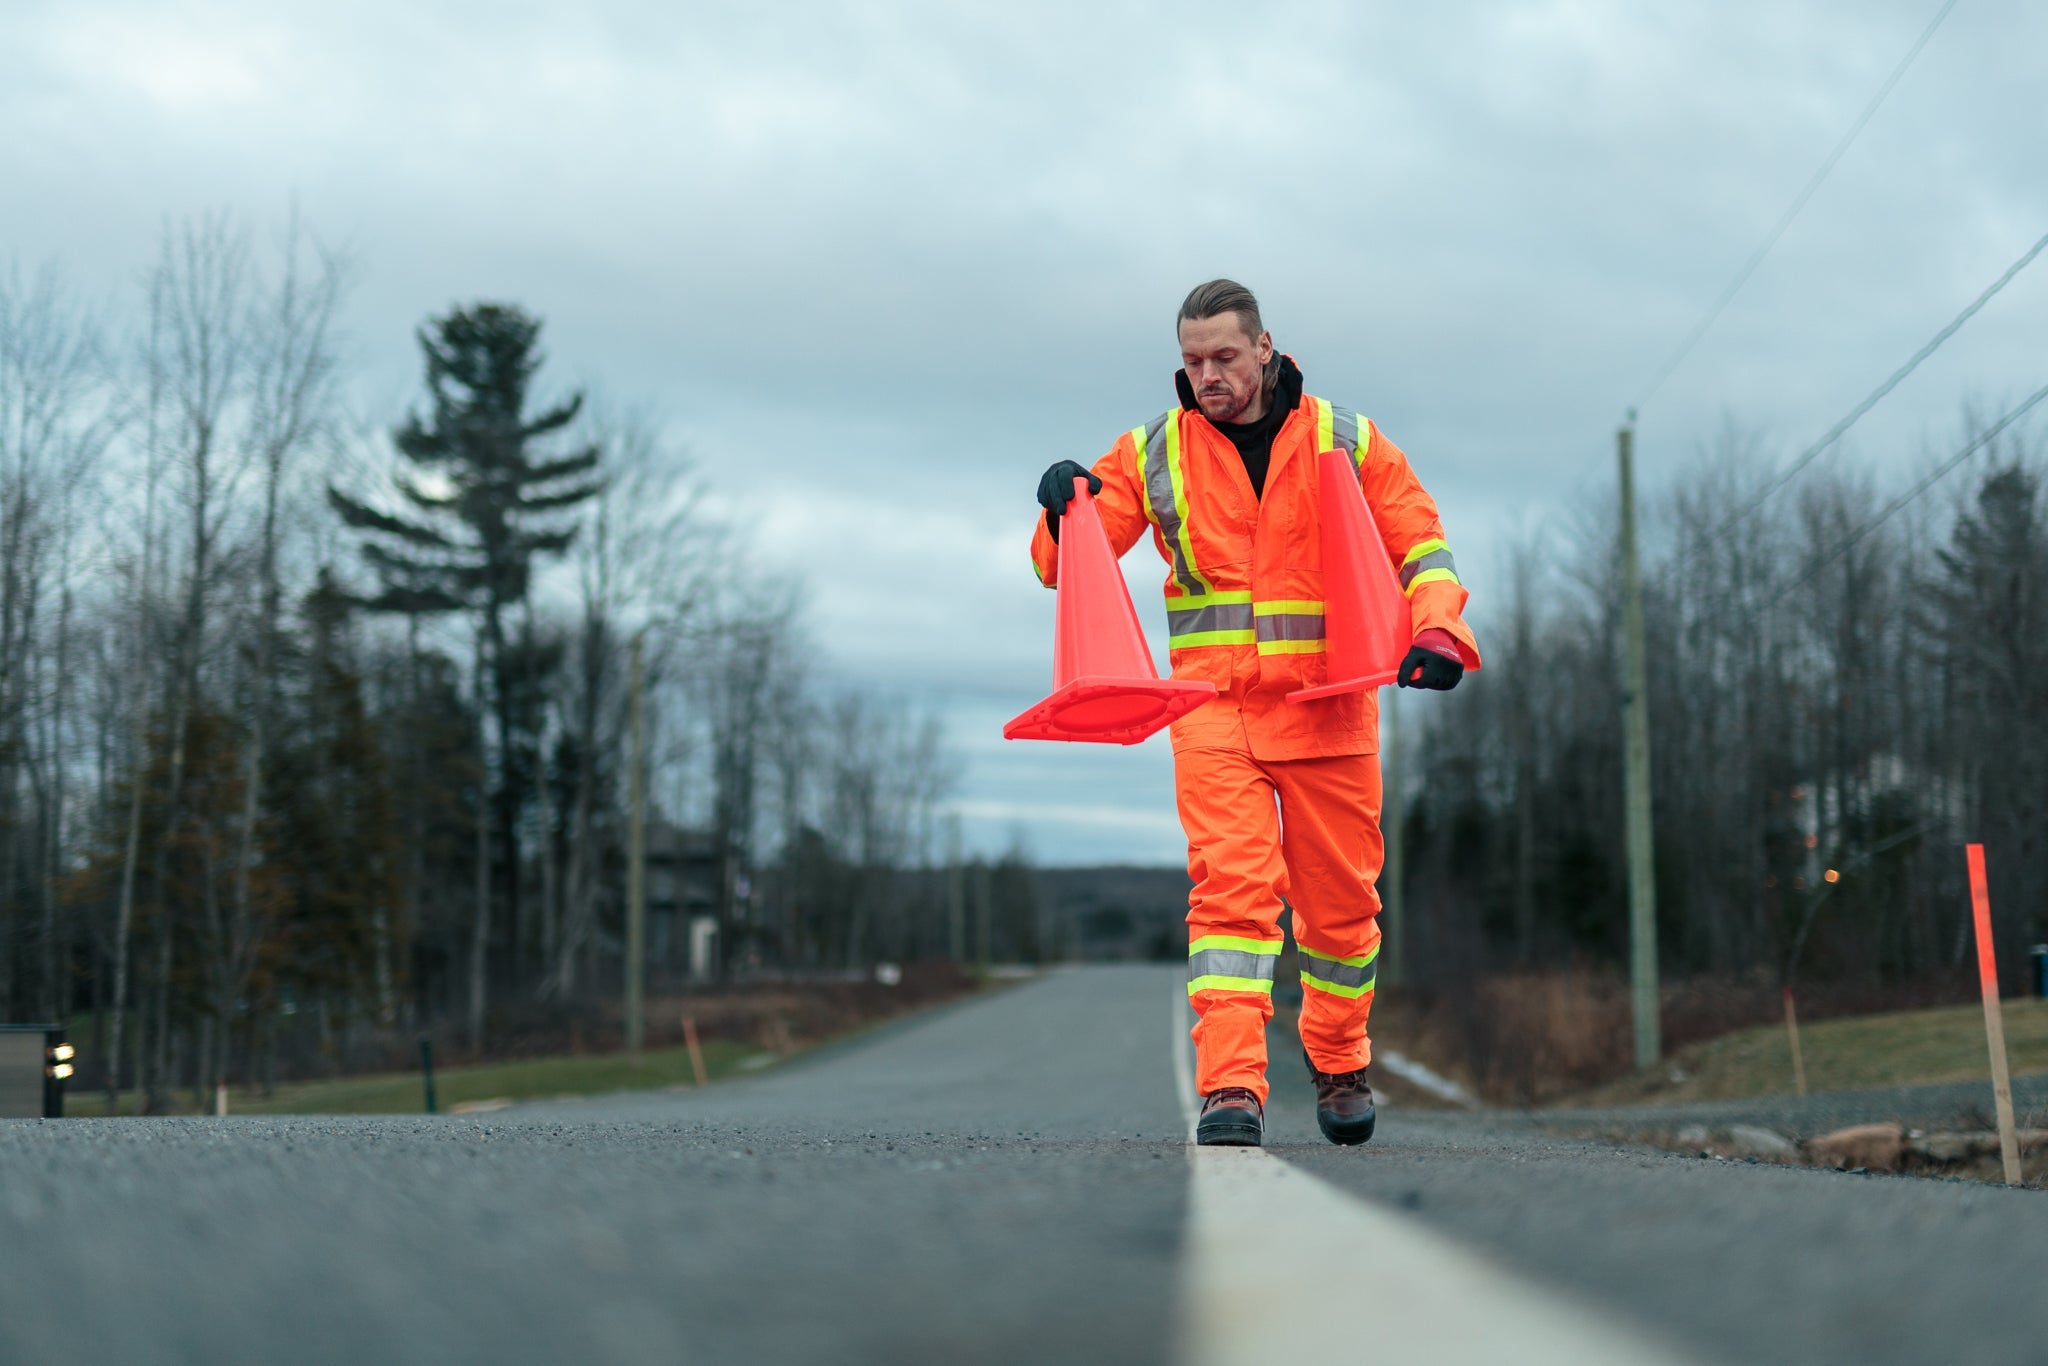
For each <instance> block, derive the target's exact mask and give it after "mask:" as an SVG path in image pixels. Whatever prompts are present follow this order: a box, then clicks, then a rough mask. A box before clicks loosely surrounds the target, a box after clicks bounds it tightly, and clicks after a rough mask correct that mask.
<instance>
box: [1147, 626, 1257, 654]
mask: <svg viewBox="0 0 2048 1366" xmlns="http://www.w3.org/2000/svg"><path fill="white" fill-rule="evenodd" d="M1258 639H1259V633H1258V632H1257V631H1190V632H1188V633H1187V634H1186V635H1184V636H1168V637H1167V638H1166V644H1167V648H1169V649H1174V650H1193V649H1199V648H1200V647H1202V646H1204V645H1255V644H1257V643H1258Z"/></svg>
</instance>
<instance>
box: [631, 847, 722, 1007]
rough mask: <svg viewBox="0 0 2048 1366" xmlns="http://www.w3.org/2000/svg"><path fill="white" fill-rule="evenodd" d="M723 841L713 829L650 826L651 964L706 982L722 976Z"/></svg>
mask: <svg viewBox="0 0 2048 1366" xmlns="http://www.w3.org/2000/svg"><path fill="white" fill-rule="evenodd" d="M716 849H717V842H716V841H715V840H714V839H713V837H712V834H711V832H710V831H708V830H696V829H691V828H689V827H687V826H680V825H674V824H671V823H670V822H668V821H649V822H648V825H647V961H648V965H649V966H650V967H654V968H659V969H664V970H666V971H669V972H686V973H688V974H689V975H690V976H691V977H692V978H695V979H698V980H703V979H706V978H710V977H715V976H717V974H718V878H719V864H718V856H717V853H716Z"/></svg>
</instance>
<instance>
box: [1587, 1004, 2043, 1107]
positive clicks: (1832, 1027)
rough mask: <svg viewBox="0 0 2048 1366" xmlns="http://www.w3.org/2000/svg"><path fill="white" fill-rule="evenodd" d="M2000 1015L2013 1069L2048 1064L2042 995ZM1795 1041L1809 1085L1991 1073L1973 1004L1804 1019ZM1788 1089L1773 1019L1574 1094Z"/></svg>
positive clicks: (1785, 1051)
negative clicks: (1655, 1067) (1656, 1067)
mask: <svg viewBox="0 0 2048 1366" xmlns="http://www.w3.org/2000/svg"><path fill="white" fill-rule="evenodd" d="M2003 1013H2004V1017H2005V1043H2006V1056H2007V1057H2008V1059H2009V1060H2010V1065H2011V1067H2012V1071H2013V1073H2014V1074H2015V1075H2019V1074H2023V1073H2028V1072H2042V1071H2048V1001H2038V1000H2012V1001H2007V1002H2005V1003H2004V1006H2003ZM1799 1038H1800V1050H1801V1052H1802V1053H1803V1054H1804V1057H1805V1062H1806V1083H1807V1089H1808V1090H1812V1091H1864V1090H1871V1089H1874V1088H1878V1087H1886V1086H1913V1085H1919V1084H1921V1083H1929V1082H1944V1081H1978V1080H1988V1079H1989V1077H1990V1075H1991V1071H1990V1055H1989V1054H1988V1053H1987V1052H1986V1049H1985V1041H1984V1010H1983V1007H1982V1006H1979V1005H1966V1006H1936V1007H1933V1008H1930V1009H1925V1010H1905V1011H1892V1012H1888V1013H1884V1014H1875V1015H1863V1016H1855V1017H1850V1018H1846V1019H1837V1020H1823V1021H1819V1022H1816V1023H1813V1024H1808V1025H1803V1026H1802V1027H1801V1029H1800V1031H1799ZM1674 1077H1675V1078H1676V1080H1674ZM1793 1089H1794V1088H1793V1076H1792V1045H1791V1041H1790V1039H1789V1038H1788V1037H1787V1035H1786V1032H1785V1027H1784V1025H1783V1024H1773V1025H1760V1026H1756V1027H1753V1028H1749V1029H1742V1030H1738V1031H1736V1032H1734V1033H1732V1034H1728V1035H1725V1036H1723V1037H1722V1038H1718V1039H1712V1040H1709V1041H1707V1042H1705V1043H1698V1044H1694V1045H1692V1046H1690V1047H1688V1048H1683V1049H1680V1050H1679V1051H1678V1052H1677V1053H1676V1054H1674V1055H1673V1056H1672V1057H1671V1059H1670V1062H1669V1066H1668V1067H1666V1068H1665V1069H1664V1070H1663V1071H1662V1072H1658V1073H1648V1074H1644V1075H1642V1076H1631V1077H1624V1078H1621V1079H1618V1080H1614V1081H1610V1082H1608V1083H1607V1084H1605V1085H1601V1086H1597V1087H1594V1088H1592V1089H1590V1090H1588V1091H1586V1092H1584V1093H1583V1094H1581V1095H1579V1096H1575V1097H1574V1098H1573V1099H1574V1103H1583V1104H1587V1105H1624V1104H1641V1103H1646V1102H1660V1103H1661V1102H1675V1101H1687V1100H1733V1099H1740V1098H1744V1097H1748V1096H1764V1095H1779V1094H1784V1093H1788V1092H1790V1091H1792V1090H1793Z"/></svg>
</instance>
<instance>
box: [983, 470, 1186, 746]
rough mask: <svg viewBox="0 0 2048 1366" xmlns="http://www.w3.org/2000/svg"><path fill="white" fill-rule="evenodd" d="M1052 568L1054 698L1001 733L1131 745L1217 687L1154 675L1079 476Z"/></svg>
mask: <svg viewBox="0 0 2048 1366" xmlns="http://www.w3.org/2000/svg"><path fill="white" fill-rule="evenodd" d="M1059 571H1060V572H1059V585H1060V587H1059V594H1060V596H1059V605H1058V607H1057V609H1056V615H1055V621H1054V625H1053V649H1052V674H1053V692H1052V696H1050V697H1048V698H1046V699H1045V700H1044V701H1043V702H1040V703H1039V704H1038V705H1037V706H1035V707H1033V708H1031V710H1029V711H1027V712H1025V713H1024V714H1023V715H1022V716H1019V717H1017V718H1016V719H1014V720H1013V721H1011V722H1010V723H1009V724H1008V725H1006V726H1004V727H1003V738H1004V739H1005V740H1080V741H1092V742H1093V743H1095V744H1100V745H1135V744H1137V743H1138V742H1139V741H1140V740H1143V739H1144V738H1145V737H1146V736H1148V735H1152V734H1154V733H1156V732H1158V731H1159V730H1162V729H1163V728H1165V727H1166V726H1167V725H1168V724H1169V723H1171V722H1172V720H1173V719H1174V718H1175V717H1176V716H1184V715H1186V714H1187V713H1188V712H1191V711H1193V710H1194V709H1195V708H1196V707H1199V706H1201V705H1202V704H1203V703H1204V702H1206V701H1208V700H1209V699H1210V698H1212V697H1214V696H1215V695H1216V685H1215V684H1214V683H1201V682H1196V681H1195V680H1193V679H1188V678H1161V677H1160V676H1159V669H1158V667H1157V666H1156V665H1154V664H1153V662H1152V652H1151V651H1150V650H1148V649H1146V648H1145V632H1144V630H1143V628H1141V627H1140V626H1139V625H1138V612H1137V609H1136V608H1134V607H1132V606H1131V593H1130V590H1129V589H1128V588H1126V587H1124V576H1123V572H1122V571H1121V570H1119V569H1118V568H1117V565H1116V552H1115V551H1114V550H1111V549H1110V546H1109V536H1108V533H1106V532H1105V531H1103V529H1102V514H1101V513H1099V512H1097V511H1096V510H1095V500H1094V499H1093V498H1091V497H1090V496H1089V494H1088V480H1087V479H1086V478H1077V479H1075V480H1074V498H1073V501H1072V502H1071V503H1069V504H1068V505H1067V512H1066V516H1065V517H1064V519H1063V520H1062V521H1061V522H1060V564H1059Z"/></svg>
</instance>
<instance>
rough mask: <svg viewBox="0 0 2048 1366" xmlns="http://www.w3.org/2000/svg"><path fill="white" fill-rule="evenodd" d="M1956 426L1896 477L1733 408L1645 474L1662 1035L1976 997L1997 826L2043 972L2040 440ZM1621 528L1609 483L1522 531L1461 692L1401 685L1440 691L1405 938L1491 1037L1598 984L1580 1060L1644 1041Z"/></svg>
mask: <svg viewBox="0 0 2048 1366" xmlns="http://www.w3.org/2000/svg"><path fill="white" fill-rule="evenodd" d="M1961 426H1962V429H1963V432H1962V435H1961V436H1960V437H1958V438H1957V439H1956V441H1955V442H1954V444H1953V446H1951V447H1950V448H1948V449H1945V450H1940V451H1931V452H1930V453H1929V454H1928V456H1927V457H1926V458H1925V460H1924V461H1923V462H1922V467H1921V469H1919V470H1908V471H1907V472H1906V473H1905V475H1904V476H1903V477H1901V478H1899V479H1898V480H1897V483H1898V485H1899V486H1900V487H1898V488H1896V489H1895V488H1892V487H1889V486H1888V485H1890V484H1891V483H1892V481H1891V480H1888V479H1884V478H1880V477H1878V476H1876V475H1874V474H1873V473H1872V472H1871V471H1870V470H1869V469H1868V468H1867V467H1865V466H1863V465H1861V464H1859V462H1858V461H1857V460H1856V459H1855V458H1854V454H1853V452H1846V451H1837V452H1836V453H1835V454H1834V455H1833V456H1832V457H1831V459H1830V460H1829V461H1828V463H1827V464H1825V465H1823V466H1821V467H1820V468H1818V469H1815V470H1813V471H1812V472H1810V473H1808V474H1806V475H1804V476H1803V477H1802V478H1801V479H1800V480H1798V481H1797V482H1796V483H1790V484H1789V485H1788V484H1787V481H1786V480H1784V479H1783V478H1782V477H1773V476H1772V471H1773V470H1774V469H1776V468H1778V465H1779V463H1780V462H1779V461H1778V460H1777V459H1775V458H1774V453H1773V452H1771V451H1769V450H1767V449H1766V448H1765V446H1764V444H1763V443H1762V442H1760V441H1758V440H1756V439H1753V438H1746V437H1743V436H1740V435H1737V434H1733V433H1723V434H1722V435H1721V436H1720V437H1718V438H1717V439H1715V440H1713V441H1712V442H1710V443H1706V444H1703V445H1702V446H1701V447H1700V448H1698V449H1697V450H1696V451H1695V452H1694V453H1692V454H1691V455H1690V456H1689V457H1688V458H1687V459H1686V460H1685V462H1684V464H1683V466H1682V468H1681V471H1680V473H1679V474H1678V476H1677V477H1675V478H1674V479H1673V480H1671V481H1669V491H1668V493H1667V494H1666V496H1665V497H1664V498H1663V499H1662V500H1661V501H1660V502H1657V503H1655V504H1653V505H1646V508H1645V519H1644V527H1645V530H1644V542H1643V546H1644V549H1643V573H1644V602H1645V615H1646V621H1647V641H1648V658H1649V699H1648V715H1649V725H1650V735H1651V744H1650V752H1651V762H1652V773H1653V778H1652V786H1653V799H1654V817H1655V833H1656V844H1655V853H1656V885H1657V909H1658V942H1659V949H1660V953H1659V957H1660V962H1661V968H1662V972H1663V974H1664V977H1665V980H1666V983H1667V992H1666V1007H1665V1010H1666V1017H1667V1018H1666V1036H1667V1043H1668V1044H1670V1045H1673V1046H1675V1045H1677V1044H1680V1043H1683V1042H1686V1041H1687V1040H1688V1039H1691V1038H1697V1037H1700V1036H1701V1035H1703V1034H1705V1033H1711V1032H1714V1031H1716V1030H1718V1029H1722V1028H1727V1027H1730V1026H1731V1025H1732V1024H1734V1023H1737V1022H1742V1023H1749V1022H1755V1021H1756V1020H1758V1019H1760V1018H1765V1017H1768V1016H1769V1015H1770V1014H1771V1013H1772V1012H1773V1011H1775V1009H1776V1006H1777V1000H1778V996H1779V993H1780V991H1781V990H1782V989H1784V988H1788V987H1789V988H1792V989H1794V990H1796V991H1797V992H1799V993H1800V994H1801V995H1802V996H1804V997H1810V998H1812V999H1813V1000H1815V1001H1816V1002H1818V1003H1822V1004H1827V1003H1832V1004H1833V1006H1834V1007H1835V1008H1848V1009H1862V1010H1868V1009H1882V1008H1886V1007H1894V1008H1897V1007H1904V1006H1910V1005H1917V1004H1923V1003H1927V1002H1930V1001H1935V1000H1964V999H1972V993H1973V992H1974V990H1975V986H1974V983H1975V976H1974V974H1975V944H1974V939H1973V937H1972V935H1971V930H1970V902H1969V893H1968V888H1967V883H1966V878H1965V869H1964V859H1963V845H1964V844H1965V842H1972V841H1981V842H1982V843H1983V844H1984V845H1985V847H1986V851H1987V859H1988V862H1989V867H1990V880H1991V892H1992V910H1993V915H1994V921H1995V933H1996V936H1997V947H1998V955H1999V967H2000V972H2001V974H2002V977H2003V981H2004V987H2005V990H2006V991H2007V992H2009V993H2010V992H2022V991H2027V990H2030V989H2031V986H2032V983H2031V973H2032V971H2033V968H2032V963H2031V961H2030V951H2031V949H2032V947H2033V945H2034V944H2036V943H2037V942H2039V941H2041V940H2043V939H2048V830H2044V826H2043V822H2044V819H2048V517H2044V507H2043V503H2042V499H2041V486H2042V478H2043V474H2044V472H2048V462H2044V459H2043V450H2042V447H2041V445H2040V444H2039V442H2038V440H2037V439H2035V438H2033V437H2030V436H2029V435H2028V434H2027V430H2026V428H2025V427H2024V426H2022V425H2020V424H2017V423H2015V424H2013V425H2011V426H2009V427H2006V428H2005V429H2004V430H2001V431H1997V432H1996V434H1995V435H1993V436H1992V437H1991V439H1989V440H1985V439H1983V437H1984V434H1986V433H1989V432H1992V431H1993V430H1994V429H1995V428H1996V427H1997V426H1998V424H1996V423H1987V422H1986V421H1984V420H1983V419H1982V418H1980V417H1979V416H1977V415H1975V414H1972V413H1965V414H1964V416H1963V421H1962V424H1961ZM1966 443H1967V444H1966ZM1971 447H1975V448H1976V449H1974V450H1971V449H1970V448H1971ZM1965 450H1968V451H1969V454H1968V457H1967V459H1962V460H1958V459H1957V458H1956V455H1955V453H1956V452H1958V451H1965ZM1948 467H1953V468H1954V471H1955V472H1954V473H1953V474H1950V475H1948V476H1947V477H1946V478H1945V479H1944V478H1942V473H1943V471H1944V470H1945V469H1946V468H1948ZM1926 495H1932V496H1926ZM1618 528H1619V511H1618V507H1617V506H1616V505H1614V503H1613V496H1612V493H1611V489H1610V491H1609V492H1608V493H1607V494H1606V497H1605V499H1604V500H1602V501H1601V502H1598V503H1595V504H1594V505H1592V506H1591V507H1589V508H1587V509H1586V510H1585V511H1584V512H1583V513H1581V514H1580V515H1579V516H1578V517H1577V518H1576V520H1574V521H1572V522H1570V523H1569V524H1567V525H1565V526H1562V527H1557V528H1553V529H1550V530H1548V531H1546V532H1545V533H1544V534H1541V535H1538V536H1532V537H1531V538H1530V539H1529V540H1528V541H1526V542H1525V543H1524V544H1522V545H1520V546H1519V547H1517V548H1516V549H1515V551H1514V553H1513V555H1512V557H1511V569H1510V572H1509V573H1508V574H1507V575H1506V576H1505V578H1504V582H1503V583H1502V584H1501V585H1500V588H1501V590H1502V591H1504V592H1505V594H1506V597H1505V599H1504V600H1502V601H1497V602H1494V603H1491V604H1481V603H1477V602H1475V603H1474V609H1475V611H1477V612H1478V614H1479V619H1480V622H1481V644H1482V648H1483V651H1484V654H1485V665H1484V667H1483V668H1482V669H1481V670H1480V671H1479V672H1478V673H1477V674H1474V675H1471V676H1469V677H1468V678H1467V680H1466V682H1465V684H1464V686H1461V687H1460V688H1459V689H1458V690H1457V691H1456V692H1454V693H1452V694H1450V695H1449V696H1448V697H1446V698H1443V699H1441V704H1440V705H1435V706H1428V707H1416V706H1414V705H1413V704H1412V703H1407V699H1403V701H1404V704H1406V706H1407V712H1408V714H1409V715H1411V716H1412V715H1414V714H1415V713H1416V712H1417V711H1422V712H1424V713H1425V715H1424V719H1423V722H1422V724H1421V727H1420V729H1421V738H1420V741H1419V743H1418V745H1417V746H1416V749H1417V750H1419V753H1418V754H1416V756H1415V758H1414V760H1413V766H1412V769H1411V775H1410V777H1409V779H1408V782H1407V792H1408V801H1409V808H1408V809H1409V813H1410V815H1409V825H1408V831H1407V835H1408V840H1407V849H1408V877H1409V882H1408V905H1409V908H1410V910H1409V913H1408V941H1409V942H1408V944H1407V946H1406V956H1405V963H1406V964H1407V966H1408V968H1409V975H1410V978H1411V980H1412V981H1413V982H1414V984H1415V985H1416V987H1417V988H1418V989H1419V990H1421V991H1422V992H1423V993H1424V994H1425V995H1429V996H1434V997H1437V998H1441V999H1449V998H1452V997H1459V996H1465V997H1471V998H1473V999H1479V998H1482V997H1483V998H1484V1004H1483V1005H1481V1006H1480V1007H1476V1008H1475V1009H1474V1010H1473V1011H1471V1012H1468V1013H1469V1014H1470V1016H1471V1018H1470V1019H1469V1020H1468V1021H1467V1022H1466V1024H1465V1026H1464V1032H1465V1034H1466V1035H1467V1038H1466V1040H1465V1048H1466V1050H1467V1051H1468V1052H1469V1053H1471V1054H1472V1055H1473V1056H1474V1058H1475V1059H1476V1060H1477V1062H1476V1065H1479V1066H1482V1067H1483V1066H1484V1065H1485V1062H1484V1060H1485V1059H1486V1058H1487V1057H1489V1056H1492V1055H1500V1056H1504V1057H1505V1056H1509V1055H1514V1054H1516V1053H1517V1051H1518V1045H1517V1044H1516V1042H1515V1039H1516V1037H1517V1036H1532V1037H1533V1036H1536V1035H1540V1034H1544V1033H1546V1032H1550V1033H1556V1032H1558V1031H1557V1030H1556V1029H1554V1028H1553V1027H1552V1025H1551V1024H1550V1023H1547V1022H1546V1018H1544V1017H1549V1016H1556V1015H1559V1014H1561V1013H1564V1012H1567V1011H1569V1010H1573V1009H1577V1010H1579V1011H1580V1012H1581V1013H1582V1014H1586V1015H1592V1014H1602V1015H1603V1018H1604V1023H1603V1024H1602V1025H1601V1027H1600V1031H1599V1032H1600V1036H1601V1037H1600V1039H1599V1040H1597V1041H1596V1040H1592V1039H1589V1040H1588V1041H1587V1043H1586V1045H1585V1051H1586V1053H1587V1057H1588V1059H1589V1061H1587V1062H1585V1064H1584V1067H1583V1070H1584V1071H1585V1073H1586V1075H1585V1077H1584V1078H1583V1079H1586V1080H1591V1079H1593V1077H1594V1075H1596V1074H1598V1073H1599V1072H1601V1070H1602V1067H1603V1066H1604V1072H1605V1074H1607V1075H1611V1074H1612V1073H1613V1072H1614V1071H1616V1070H1619V1069H1622V1068H1625V1064H1626V1056H1627V1043H1626V1029H1627V1025H1626V1000H1625V990H1624V987H1623V975H1624V974H1625V971H1626V964H1627V951H1628V944H1627V936H1628V923H1629V917H1628V906H1627V878H1626V861H1625V856H1624V849H1623V822H1622V794H1623V784H1622V725H1621V719H1620V718H1621V692H1620V676H1619V669H1618V667H1617V665H1616V661H1617V659H1618V658H1619V650H1620V629H1621V593H1620V574H1619V571H1618V565H1619V554H1620V552H1619V531H1618ZM1426 701H1430V702H1434V701H1435V699H1426ZM1559 973H1564V974H1567V975H1568V976H1569V977H1570V978H1571V980H1572V981H1573V982H1575V984H1576V985H1575V986H1574V987H1573V988H1572V990H1571V991H1569V992H1567V993H1564V994H1562V995H1560V993H1559V992H1558V990H1557V988H1556V983H1555V981H1554V980H1549V979H1554V978H1555V977H1556V975H1557V974H1559ZM1480 981H1488V982H1492V983H1495V984H1496V986H1495V987H1494V988H1492V989H1489V990H1488V991H1486V992H1477V991H1475V990H1474V984H1475V983H1478V982H1480ZM1518 995H1519V996H1521V997H1526V998H1528V999H1527V1000H1526V1001H1522V1000H1517V999H1516V997H1517V996H1518ZM1572 1002H1576V1003H1578V1004H1577V1005H1576V1006H1574V1005H1573V1004H1571V1003H1572ZM1596 1055H1604V1056H1605V1059H1606V1061H1605V1063H1604V1064H1603V1065H1596V1064H1595V1063H1594V1062H1592V1061H1590V1059H1591V1058H1592V1057H1594V1056H1596ZM1530 1065H1533V1064H1531V1063H1530V1061H1529V1060H1528V1059H1527V1058H1522V1059H1521V1060H1520V1061H1518V1062H1516V1063H1515V1066H1518V1067H1524V1068H1526V1067H1527V1066H1530Z"/></svg>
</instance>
